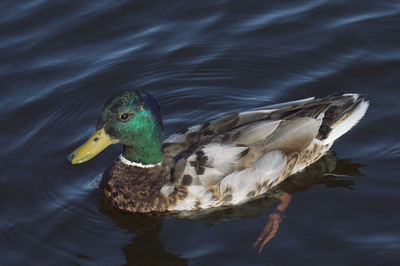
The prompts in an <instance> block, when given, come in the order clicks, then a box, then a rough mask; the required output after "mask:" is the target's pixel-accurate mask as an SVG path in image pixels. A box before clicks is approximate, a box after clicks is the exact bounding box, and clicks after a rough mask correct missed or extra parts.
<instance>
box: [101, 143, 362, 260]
mask: <svg viewBox="0 0 400 266" xmlns="http://www.w3.org/2000/svg"><path fill="white" fill-rule="evenodd" d="M361 166H362V165H361V164H357V163H353V162H352V161H351V160H348V159H343V160H340V159H338V158H337V157H336V155H335V153H334V152H333V151H328V153H327V154H326V155H325V156H323V157H322V158H321V159H319V160H318V161H317V162H315V163H314V164H312V165H311V166H309V167H307V168H306V169H305V170H304V171H302V172H300V173H298V174H295V175H293V176H291V177H290V178H288V179H287V180H285V181H284V182H283V183H282V184H280V185H278V186H277V187H276V188H274V189H273V190H272V191H270V192H269V193H267V194H266V195H265V196H264V197H262V198H260V199H257V200H254V201H251V202H248V203H246V204H242V205H239V206H234V207H226V208H223V209H221V208H220V209H218V210H200V211H190V212H186V213H180V214H168V216H171V215H172V216H173V217H176V218H184V219H191V220H197V221H199V222H201V223H204V224H208V225H213V224H217V223H220V222H224V221H229V220H233V219H239V218H254V217H257V216H260V215H262V214H265V213H267V212H269V211H271V210H272V208H273V207H274V205H275V203H276V202H277V197H278V195H281V194H282V193H290V194H295V193H302V192H305V191H307V190H309V189H310V188H312V187H314V186H318V185H325V186H326V187H328V188H337V187H341V188H346V189H352V188H353V186H354V178H355V177H360V176H362V174H361V173H360V171H359V168H360V167H361ZM100 204H101V207H100V211H101V212H102V213H103V214H105V215H107V216H108V217H109V218H110V219H112V220H113V221H114V222H115V224H117V225H118V226H119V227H120V228H122V229H125V230H126V231H127V234H133V235H134V236H133V237H132V238H131V239H130V243H129V244H128V245H126V246H125V247H123V248H122V250H123V252H124V254H125V258H126V260H127V264H128V265H148V264H152V263H154V262H155V261H154V258H157V261H163V265H188V260H186V259H184V258H181V257H180V256H179V255H177V254H172V253H170V252H168V251H166V250H165V247H164V245H163V244H162V242H161V240H160V237H159V233H160V231H161V228H162V220H163V219H165V218H164V217H158V216H148V215H141V214H132V213H121V212H119V211H117V210H116V209H114V208H113V207H112V205H111V203H110V202H108V201H107V200H106V199H105V198H104V197H102V200H101V203H100ZM305 215H306V212H305ZM288 219H290V218H288ZM281 230H284V228H283V229H281ZM255 238H256V236H254V239H255Z"/></svg>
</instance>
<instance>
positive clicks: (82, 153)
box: [68, 91, 163, 164]
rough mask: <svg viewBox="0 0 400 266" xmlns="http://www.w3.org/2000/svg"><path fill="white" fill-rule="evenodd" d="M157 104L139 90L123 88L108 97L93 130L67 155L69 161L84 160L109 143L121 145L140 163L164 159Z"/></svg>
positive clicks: (125, 155) (126, 154)
mask: <svg viewBox="0 0 400 266" xmlns="http://www.w3.org/2000/svg"><path fill="white" fill-rule="evenodd" d="M162 134H163V133H162V121H161V111H160V106H159V105H158V103H157V101H156V100H155V99H154V97H153V96H151V95H149V94H147V93H143V92H140V91H125V92H123V93H121V94H118V95H116V96H114V97H113V98H112V99H111V100H109V101H108V102H107V103H106V104H105V106H104V108H103V110H102V112H101V115H100V119H99V121H98V123H97V126H96V131H95V132H94V133H93V134H92V136H91V137H90V138H89V140H88V141H87V142H86V143H85V144H83V145H82V146H81V147H79V148H78V149H77V150H75V151H74V152H73V153H71V154H70V156H69V157H68V159H69V161H70V162H71V163H72V164H75V163H83V162H86V161H88V160H90V159H91V158H93V157H94V156H95V155H97V154H98V153H99V152H101V151H102V150H103V149H105V148H106V147H107V146H108V145H110V144H114V143H121V144H123V145H124V151H123V154H124V157H125V158H127V159H128V160H130V161H133V162H138V163H142V164H155V163H159V162H161V161H162V160H163V153H162V150H161V147H162V139H163V136H162Z"/></svg>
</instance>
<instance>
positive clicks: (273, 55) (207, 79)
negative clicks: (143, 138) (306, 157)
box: [0, 0, 400, 265]
mask: <svg viewBox="0 0 400 266" xmlns="http://www.w3.org/2000/svg"><path fill="white" fill-rule="evenodd" d="M269 2H270V1H254V2H247V1H201V2H199V1H196V2H187V1H176V2H170V1H159V2H154V1H143V2H133V3H131V2H129V1H42V0H36V1H25V2H23V1H2V2H1V3H0V7H1V10H2V16H1V17H0V36H1V38H0V80H1V87H0V88H1V89H0V127H1V133H0V134H1V138H0V147H1V150H0V160H1V165H0V173H1V174H0V209H1V212H0V213H1V214H0V232H1V234H0V247H1V248H0V264H1V265H74V264H75V265H121V264H129V265H299V264H300V265H398V264H399V262H400V230H399V226H398V225H399V222H400V212H399V208H398V206H399V203H400V194H399V188H400V181H399V174H398V173H399V172H400V167H399V163H398V162H399V158H400V142H399V139H400V130H399V123H400V118H399V114H400V108H399V100H400V89H399V83H400V75H399V69H400V48H399V47H400V37H399V36H400V35H399V33H400V4H399V2H398V1H326V0H320V1H295V2H293V1H279V2H273V3H269ZM123 89H141V90H145V91H147V92H150V93H151V94H153V95H154V96H155V97H156V98H157V99H158V100H159V102H160V103H161V105H162V107H163V116H164V123H165V131H166V134H167V135H168V134H171V133H173V132H175V131H177V130H179V129H180V128H182V127H186V126H190V125H194V124H196V123H198V122H201V121H204V120H206V119H208V118H213V117H217V116H218V115H219V114H221V113H226V112H231V111H243V110H246V109H250V108H255V107H258V106H261V105H266V104H273V103H278V102H283V101H289V100H295V99H300V98H306V97H310V96H325V95H328V94H330V93H334V92H338V91H350V92H362V93H367V94H368V97H369V100H370V101H371V106H370V108H369V110H368V113H367V115H366V117H365V118H364V119H363V120H362V122H361V123H360V124H359V125H358V126H357V127H356V128H354V129H353V130H352V131H351V132H349V133H348V134H346V135H345V136H343V137H342V138H341V139H340V140H339V141H337V143H336V144H335V145H334V150H335V152H336V156H337V158H338V159H337V161H336V162H335V165H336V168H335V169H334V171H333V173H329V171H328V170H327V169H325V168H323V167H322V168H321V169H322V170H321V169H317V170H313V171H312V172H310V173H309V174H308V175H309V177H308V179H307V178H304V176H303V177H298V179H295V180H292V181H290V182H287V183H286V184H285V185H283V187H282V189H283V190H285V191H288V192H291V193H293V199H292V202H291V205H290V206H289V208H288V210H287V213H286V218H285V219H284V221H283V222H282V224H281V227H280V230H279V232H278V234H277V236H276V237H275V238H274V239H273V240H272V241H271V242H270V243H269V244H268V246H267V247H266V248H265V250H264V251H263V253H261V254H259V255H258V254H257V253H256V252H255V250H254V249H252V247H251V245H252V243H253V241H254V240H255V239H256V237H257V236H258V234H259V233H260V231H261V230H262V228H263V226H264V224H265V222H266V221H267V217H268V215H269V213H270V212H271V211H272V210H273V207H274V206H275V204H276V202H277V201H276V200H274V199H269V198H264V199H261V200H258V201H256V202H253V203H251V204H248V205H246V206H243V207H238V208H233V209H228V210H223V211H221V212H218V213H215V214H211V215H204V216H199V217H197V219H196V220H187V219H185V220H182V219H176V218H165V219H161V218H155V217H152V218H151V217H144V216H138V215H128V214H121V213H119V212H117V211H116V210H114V209H113V208H112V207H111V206H110V205H109V203H108V202H107V201H105V200H104V199H103V196H102V193H101V191H99V190H98V189H97V181H98V179H99V177H100V176H101V174H102V172H103V171H104V169H105V167H106V166H107V165H108V164H110V163H111V161H112V160H113V159H114V158H115V157H116V156H117V155H118V154H119V153H120V150H121V147H119V146H115V147H111V148H109V149H108V150H106V151H104V152H103V153H101V154H100V155H98V156H97V157H96V158H95V159H93V160H91V161H89V162H87V163H86V164H82V165H79V166H71V165H69V164H68V163H67V160H66V157H67V155H68V154H69V153H70V152H71V151H73V150H74V149H75V148H76V147H77V146H78V145H79V144H81V143H82V142H83V141H84V140H85V139H86V138H87V137H88V135H89V134H90V132H91V131H92V130H93V129H94V126H95V123H96V121H97V118H98V115H99V112H100V110H101V108H102V106H103V104H104V103H105V101H106V100H107V99H108V98H110V97H111V96H112V95H114V94H116V93H118V92H120V91H122V90H123ZM334 176H336V178H333V177H334ZM307 180H308V181H307ZM349 188H350V189H349Z"/></svg>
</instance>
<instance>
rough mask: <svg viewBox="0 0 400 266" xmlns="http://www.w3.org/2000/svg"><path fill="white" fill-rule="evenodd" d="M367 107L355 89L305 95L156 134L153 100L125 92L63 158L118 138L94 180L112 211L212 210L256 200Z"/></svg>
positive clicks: (313, 157) (77, 159)
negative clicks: (117, 151)
mask: <svg viewBox="0 0 400 266" xmlns="http://www.w3.org/2000/svg"><path fill="white" fill-rule="evenodd" d="M368 106H369V101H367V100H366V95H364V94H359V93H337V94H332V95H329V96H327V97H324V98H315V97H310V98H306V99H302V100H296V101H291V102H286V103H281V104H275V105H269V106H264V107H259V108H256V109H252V110H248V111H242V112H233V113H227V114H223V115H220V116H219V117H218V118H216V119H211V120H209V121H206V122H204V123H202V124H198V125H194V126H192V127H189V128H186V129H183V130H180V131H178V132H177V133H175V134H173V135H171V136H169V137H166V138H164V135H163V123H162V117H161V108H160V105H159V103H158V102H157V100H156V99H155V98H154V97H153V96H152V95H150V94H148V93H146V92H143V91H138V90H128V91H124V92H122V93H120V94H118V95H116V96H114V97H112V98H111V99H110V100H109V101H108V102H107V103H106V104H105V105H104V107H103V109H102V111H101V114H100V117H99V119H98V122H97V125H96V129H95V131H94V133H93V134H92V135H91V136H90V137H89V139H88V140H87V141H86V142H85V143H84V144H82V145H81V146H80V147H79V148H77V149H76V150H75V151H73V152H72V153H71V154H70V155H69V156H68V160H69V162H70V163H71V164H80V163H83V162H86V161H88V160H90V159H92V158H93V157H94V156H96V155H97V154H98V153H100V152H101V151H102V150H104V149H105V148H106V147H108V146H109V145H111V144H117V143H119V144H122V145H123V151H122V153H121V155H119V157H118V158H116V160H115V161H114V162H113V163H112V164H111V166H110V167H108V168H107V169H106V171H105V172H104V174H103V177H102V181H101V184H100V188H101V189H102V190H103V191H104V195H105V197H106V198H107V199H108V200H109V201H110V202H111V203H112V205H113V206H114V207H115V208H116V209H118V210H120V211H123V212H133V213H164V212H190V211H194V210H202V209H204V210H205V209H207V210H213V209H218V208H220V207H225V206H232V205H240V204H243V203H246V202H248V201H251V200H254V199H257V198H260V197H262V196H263V195H264V194H265V193H266V192H268V191H270V190H271V189H272V188H274V187H276V186H277V185H278V184H280V183H281V182H282V181H284V180H285V179H287V178H288V177H289V176H291V175H293V174H295V173H298V172H300V171H302V170H303V169H305V168H306V167H307V166H309V165H311V164H312V163H314V162H315V161H317V160H318V159H319V158H321V157H322V156H323V155H324V154H325V153H326V152H327V151H328V150H329V149H330V148H331V146H332V144H333V143H334V141H335V140H336V139H338V138H339V137H340V136H342V135H343V134H345V133H346V132H347V131H349V130H350V129H351V128H352V127H353V126H355V125H356V124H357V123H358V122H359V121H360V120H361V118H362V117H363V116H364V114H365V113H366V111H367V109H368ZM285 197H286V201H287V200H288V199H287V196H283V199H285ZM286 203H287V202H286ZM286 203H282V204H283V205H282V206H283V207H282V208H281V210H279V209H278V210H277V211H276V212H275V214H278V215H281V212H282V209H284V208H285V207H286V206H287V204H286ZM278 207H279V206H278ZM275 220H276V219H275ZM278 220H279V219H278ZM278 222H279V221H278ZM275 223H277V222H276V221H275ZM267 231H268V230H267ZM269 231H271V226H270V229H269ZM264 237H265V235H264Z"/></svg>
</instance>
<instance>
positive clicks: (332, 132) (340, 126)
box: [318, 93, 369, 144]
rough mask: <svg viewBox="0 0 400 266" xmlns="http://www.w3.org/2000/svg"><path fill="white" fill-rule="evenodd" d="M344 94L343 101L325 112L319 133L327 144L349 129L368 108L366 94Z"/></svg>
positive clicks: (320, 137) (319, 136)
mask: <svg viewBox="0 0 400 266" xmlns="http://www.w3.org/2000/svg"><path fill="white" fill-rule="evenodd" d="M342 96H345V97H342V101H338V102H337V103H335V104H333V105H331V106H330V107H329V108H328V109H327V110H326V112H325V116H324V119H323V122H322V125H321V129H320V131H319V134H318V138H319V139H320V140H321V141H323V143H325V144H328V143H332V142H334V141H335V140H336V139H337V138H339V137H340V136H342V135H343V134H345V133H346V132H347V131H349V130H350V129H351V128H352V127H353V126H355V125H356V124H357V123H358V122H359V121H360V119H361V118H362V117H363V116H364V114H365V112H366V111H367V109H368V106H369V102H368V101H366V100H365V97H366V96H365V95H363V94H356V93H353V94H350V93H346V94H343V95H342ZM346 96H351V97H346Z"/></svg>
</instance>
